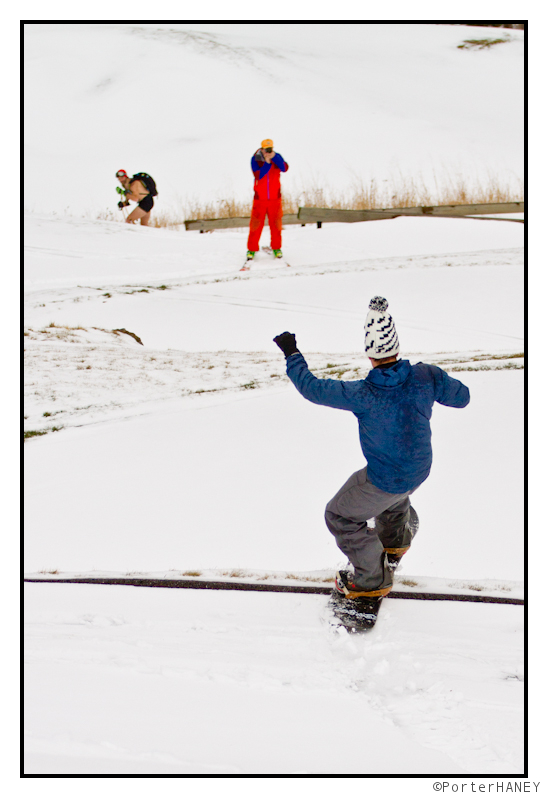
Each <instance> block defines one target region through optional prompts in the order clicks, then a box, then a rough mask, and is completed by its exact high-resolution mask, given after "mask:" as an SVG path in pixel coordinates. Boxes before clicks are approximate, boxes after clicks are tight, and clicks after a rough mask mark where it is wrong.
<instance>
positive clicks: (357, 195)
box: [97, 171, 524, 229]
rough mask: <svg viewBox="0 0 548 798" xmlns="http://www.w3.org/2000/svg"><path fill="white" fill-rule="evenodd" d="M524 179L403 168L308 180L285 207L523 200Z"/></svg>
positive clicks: (175, 214) (166, 216)
mask: <svg viewBox="0 0 548 798" xmlns="http://www.w3.org/2000/svg"><path fill="white" fill-rule="evenodd" d="M523 196H524V187H523V180H520V179H519V178H510V177H508V178H503V177H501V176H499V175H496V174H493V173H491V172H488V173H487V174H485V175H483V176H481V177H479V176H476V177H472V176H470V175H464V174H462V173H459V172H454V171H451V172H449V171H445V172H444V173H443V174H439V173H437V172H436V171H433V172H432V174H431V176H430V178H429V180H426V179H425V178H424V176H423V175H422V174H418V175H415V176H409V175H404V174H403V173H401V172H400V173H399V174H396V175H392V176H390V177H389V178H387V179H383V180H380V181H379V180H377V179H375V178H373V179H371V180H369V181H363V180H357V181H355V182H354V184H353V185H352V186H350V187H349V188H348V189H347V190H345V191H342V190H332V189H330V188H329V187H327V186H319V185H308V186H306V187H304V188H303V189H302V190H301V191H299V192H293V193H292V192H289V191H284V193H283V200H282V202H283V209H284V213H286V214H289V213H297V212H298V210H299V207H302V206H308V207H316V208H338V209H341V210H351V209H353V210H370V209H374V208H376V209H382V208H413V207H417V206H421V205H466V204H472V203H482V202H518V201H523ZM251 205H252V198H251V197H250V198H249V199H248V200H246V201H240V200H238V199H236V198H234V197H232V198H228V199H226V198H225V199H220V200H211V201H202V200H199V199H197V198H193V199H190V200H188V201H184V200H182V199H179V200H178V203H177V207H173V208H170V209H167V210H163V209H162V210H156V209H154V210H153V212H152V216H151V220H150V226H151V227H166V228H170V229H177V228H179V227H181V226H182V225H184V222H185V220H188V219H227V218H237V217H249V215H250V214H251ZM97 218H98V219H102V220H105V221H123V219H122V215H121V213H120V212H118V213H116V212H115V211H110V210H108V211H102V212H101V213H99V214H98V215H97Z"/></svg>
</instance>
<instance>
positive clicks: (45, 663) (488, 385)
mask: <svg viewBox="0 0 548 798" xmlns="http://www.w3.org/2000/svg"><path fill="white" fill-rule="evenodd" d="M153 27H154V26H153ZM153 27H151V26H149V25H148V24H146V23H144V24H141V23H139V24H138V25H131V24H130V25H125V24H124V25H102V24H95V25H92V26H90V25H84V26H78V25H76V26H72V27H71V26H69V25H64V26H57V25H52V26H44V25H41V24H38V25H30V26H27V37H28V42H29V47H28V49H27V58H28V61H27V95H26V97H27V99H26V102H27V123H28V130H27V133H26V161H27V167H28V168H27V175H32V182H31V183H30V184H28V185H27V194H26V206H27V208H28V209H29V213H28V214H27V215H26V217H25V247H26V255H25V267H26V271H25V339H24V340H25V416H26V418H25V429H26V430H27V431H34V432H44V433H46V434H44V435H42V436H39V437H35V438H32V439H30V440H28V441H27V443H26V444H25V469H26V472H25V484H26V498H25V501H26V505H25V511H26V515H25V520H26V527H25V563H24V567H25V570H26V572H28V573H35V572H42V576H44V577H46V576H47V572H50V571H55V570H58V571H60V572H66V573H75V572H76V573H101V572H104V571H110V572H116V573H118V574H124V575H125V574H128V573H132V572H140V573H156V574H158V573H163V574H165V575H166V576H167V577H170V576H173V575H174V574H179V573H183V572H190V571H194V572H198V571H199V572H201V573H205V574H207V573H218V574H222V573H226V572H227V571H228V572H229V573H235V574H236V573H240V574H241V573H243V574H244V575H245V574H248V575H249V578H261V575H262V576H264V574H265V573H268V574H272V572H279V573H280V574H281V575H282V578H283V577H287V576H288V575H290V574H293V575H294V576H299V575H300V576H301V577H303V576H304V575H306V574H310V572H311V571H315V572H317V573H321V574H325V573H332V572H333V570H334V569H335V568H336V567H338V566H340V565H342V564H344V561H343V559H342V558H341V554H340V552H339V550H338V549H337V548H336V546H335V544H334V542H333V540H332V539H331V537H330V536H329V534H328V532H327V530H326V528H325V525H324V522H323V508H324V506H325V503H326V502H327V500H328V499H329V498H330V497H331V495H332V494H333V493H334V492H335V491H336V490H337V489H338V488H339V486H340V485H341V484H342V482H343V481H344V480H345V479H346V478H347V476H348V475H349V474H350V473H351V471H352V470H355V469H357V468H361V467H362V466H363V456H362V454H361V451H360V449H359V443H358V434H357V425H356V422H355V419H354V418H353V417H352V416H351V415H350V414H346V413H343V412H339V411H334V410H330V409H328V408H321V407H316V406H313V405H311V404H310V403H307V402H305V400H303V399H302V398H301V397H300V396H299V395H298V394H297V393H296V392H295V390H294V389H293V387H292V386H291V385H290V384H289V383H288V381H287V378H286V377H285V374H284V362H283V358H282V356H281V354H280V353H279V351H278V350H277V349H276V347H275V345H274V344H273V343H272V338H273V337H274V335H276V334H277V333H279V332H281V331H282V330H284V329H290V330H293V331H294V332H296V334H297V340H298V343H299V346H300V347H301V349H302V350H303V352H304V353H305V355H306V356H307V357H308V359H309V362H310V364H311V366H312V367H313V368H314V370H315V371H316V373H317V374H318V375H320V376H328V377H332V378H339V377H340V378H343V379H356V378H361V377H363V376H365V374H366V373H367V368H368V364H367V363H366V362H365V358H364V357H363V350H362V346H363V322H364V318H365V312H366V308H367V303H368V301H369V299H370V297H371V296H373V295H375V294H381V295H383V296H386V297H387V298H388V301H389V303H390V309H391V311H392V312H393V314H394V318H395V321H396V325H397V328H398V332H399V337H400V341H401V342H402V346H403V349H402V355H403V356H404V357H409V359H410V360H411V361H412V362H417V361H419V360H424V361H428V362H435V363H438V364H439V365H441V366H442V367H443V368H445V369H447V370H448V371H450V372H451V373H452V374H453V375H454V376H456V377H458V378H459V379H462V380H463V382H465V383H466V384H467V385H469V386H470V390H471V394H472V401H471V403H470V405H469V407H468V408H466V409H465V410H463V411H454V410H450V409H448V408H443V407H436V408H435V411H434V418H433V434H434V467H433V471H432V475H431V477H430V478H429V480H428V481H427V482H426V483H425V485H423V486H422V487H421V489H420V490H419V491H417V493H416V497H415V499H414V505H415V506H416V508H417V510H418V513H419V516H420V519H421V528H420V532H419V535H418V536H417V540H416V542H415V544H414V545H413V547H412V549H411V551H410V552H409V554H407V555H406V557H405V559H404V561H403V564H402V568H401V571H400V572H399V574H398V580H399V581H400V582H403V581H404V580H408V581H409V580H411V581H413V580H416V581H417V582H418V583H419V584H424V585H427V586H430V587H431V586H432V585H437V586H438V587H439V586H442V587H443V588H444V589H448V590H454V589H457V587H458V589H463V587H464V589H466V590H470V591H471V590H478V589H479V588H482V590H483V591H484V592H488V591H491V592H495V593H498V594H499V595H513V596H516V595H522V593H521V591H522V589H523V584H522V583H523V519H522V515H523V496H522V493H521V489H520V483H521V474H522V470H523V437H522V419H523V396H522V394H523V313H522V307H523V227H522V226H521V225H517V224H507V223H504V222H487V221H472V220H470V221H464V220H441V219H398V220H393V221H392V220H391V221H383V222H379V223H364V224H354V225H334V224H333V225H324V227H323V228H322V229H321V230H317V229H316V228H315V227H312V226H309V227H306V228H300V227H290V228H287V229H286V230H285V231H284V252H285V253H286V255H287V258H288V261H289V263H291V267H290V268H288V267H287V266H285V265H280V264H278V263H274V262H273V261H272V260H269V259H268V258H267V256H266V255H261V256H259V258H258V260H257V262H256V263H255V264H254V265H253V268H252V270H251V271H250V272H249V273H245V274H241V273H240V272H239V271H238V269H239V266H240V265H241V262H242V255H243V253H244V252H245V248H246V237H247V232H246V231H245V230H231V231H226V232H215V233H213V234H211V235H200V234H198V233H185V232H184V231H182V230H179V231H173V230H171V231H170V230H166V229H144V228H139V227H129V226H123V225H122V224H116V223H113V222H105V221H98V220H97V218H96V214H97V212H98V211H100V210H104V209H105V208H107V207H109V208H113V207H115V201H116V195H115V193H114V187H113V185H112V184H113V183H114V181H113V179H112V173H113V172H114V171H115V170H116V169H117V168H120V167H125V168H127V169H128V170H130V169H133V168H135V170H137V169H140V168H145V169H147V170H149V171H150V172H151V173H152V174H154V176H155V177H157V179H158V182H159V183H161V186H162V192H161V196H160V198H159V202H158V208H159V209H161V207H162V204H161V203H165V205H164V207H166V208H169V207H170V206H175V205H177V204H178V203H179V202H180V201H181V202H182V200H181V198H182V197H183V196H185V197H186V196H188V195H190V194H193V195H195V196H201V197H202V198H206V199H207V198H210V196H211V195H212V194H213V195H215V197H216V198H220V197H222V195H223V192H228V193H231V194H232V193H235V194H241V195H243V197H244V198H246V197H247V194H248V192H249V174H248V159H249V156H250V154H251V152H252V151H253V149H254V148H255V147H256V146H257V141H260V139H261V138H263V137H264V135H272V136H273V137H274V139H275V140H276V141H277V142H278V141H279V142H280V144H279V149H280V151H281V152H282V153H283V154H284V156H285V157H286V158H287V160H288V161H289V162H290V165H291V171H290V173H288V175H287V176H286V177H287V178H288V179H287V182H286V183H285V185H286V186H287V188H297V187H298V186H299V184H300V182H307V181H309V180H310V179H311V177H314V176H316V175H319V177H320V181H321V182H322V184H323V183H324V182H326V181H327V182H329V184H331V185H333V186H337V185H340V186H342V187H345V186H348V184H349V183H350V182H352V178H353V177H354V176H356V175H357V176H358V177H359V178H363V179H368V177H369V176H371V167H372V164H373V163H374V165H375V169H378V171H379V174H380V175H381V176H382V177H383V178H384V177H385V176H386V175H387V174H389V173H390V171H392V170H394V171H397V169H398V168H400V167H401V168H403V169H404V171H405V172H407V171H408V170H409V171H416V170H417V169H420V170H423V172H424V174H425V176H426V173H427V172H429V173H430V171H431V169H432V168H436V169H439V168H446V167H447V168H448V169H452V168H453V167H455V168H461V167H462V168H463V170H464V171H467V170H469V169H471V170H477V171H478V172H482V171H483V170H484V169H491V168H495V165H497V168H498V165H500V164H501V163H503V164H504V170H505V171H508V172H509V173H516V174H520V170H521V147H522V144H521V130H520V126H518V125H516V124H515V123H514V122H515V119H518V118H519V115H520V107H521V89H520V86H521V83H520V77H519V76H520V69H521V68H522V65H521V60H520V59H521V52H522V35H521V34H520V33H512V34H511V38H512V41H511V42H510V43H509V44H505V45H501V46H500V49H497V48H494V49H493V50H492V51H486V52H477V53H471V52H462V51H459V50H457V48H456V45H457V44H458V43H459V41H461V40H462V38H464V34H463V32H462V30H460V29H459V28H458V27H457V26H447V27H444V26H434V25H432V26H429V25H415V26H413V36H409V30H408V29H409V26H406V25H365V26H352V25H344V26H334V27H333V26H323V25H319V26H318V25H317V26H314V28H313V29H312V30H313V31H314V36H310V35H308V36H306V37H303V36H302V35H301V34H302V31H299V26H284V25H278V26H255V25H254V26H250V25H233V26H228V27H227V26H220V27H219V26H216V25H206V26H205V33H204V35H197V33H196V30H197V28H198V27H199V26H197V25H190V26H187V28H188V30H189V31H191V32H192V33H191V35H190V34H188V33H186V34H185V33H184V32H183V30H182V28H183V25H182V23H181V24H180V23H177V24H175V25H171V26H169V27H170V28H172V29H173V31H172V32H169V31H168V30H166V26H164V25H163V24H161V25H160V27H162V28H163V30H162V31H161V32H158V31H154V30H153ZM267 28H268V30H267ZM307 31H308V32H310V29H308V28H307ZM326 41H328V42H329V47H328V48H326ZM98 45H100V53H101V57H100V58H99V57H98V55H97V53H98V52H99V48H98ZM71 65H72V67H71ZM403 67H405V69H404V72H405V75H406V79H405V80H402V78H401V75H402V68H403ZM373 73H374V74H375V76H376V78H377V79H373V78H371V79H370V77H369V76H370V75H373ZM195 75H199V76H200V81H194V82H193V81H192V80H191V78H190V76H195ZM379 75H382V80H379ZM198 84H199V85H198ZM342 86H344V89H342V88H341V87H342ZM512 86H513V87H514V89H512V88H511V87H512ZM425 89H426V90H425ZM144 90H146V91H147V97H148V99H149V101H150V103H151V110H150V113H151V114H152V115H153V116H154V120H155V121H154V122H153V123H152V124H149V123H148V121H147V124H145V125H144V126H143V129H142V131H132V134H131V135H126V136H125V137H124V136H123V137H120V138H119V139H117V138H116V137H114V138H113V135H112V131H113V129H115V128H116V127H117V126H118V125H119V115H120V108H121V107H122V106H123V104H126V105H127V106H128V107H130V108H134V107H136V106H137V105H138V98H139V97H140V96H142V92H143V91H144ZM262 91H268V96H269V98H270V100H271V103H272V104H271V106H270V107H269V108H266V109H265V107H264V105H263V104H261V103H258V104H257V107H258V109H259V110H258V113H257V115H256V118H254V119H253V122H252V123H251V124H250V125H246V128H245V135H242V124H241V119H242V116H243V114H244V113H245V112H246V109H247V107H248V104H249V98H250V97H256V96H260V93H261V92H262ZM173 97H176V98H177V100H178V102H173V101H172V100H173ZM204 98H207V100H204ZM357 98H358V99H357ZM486 98H488V100H486ZM46 99H47V101H48V105H47V106H46V105H45V102H46ZM273 107H276V108H278V109H282V110H283V113H280V112H279V111H277V112H276V114H275V115H274V117H275V126H274V127H273V121H272V120H273V118H274V117H273V115H272V110H271V109H272V108H273ZM67 108H69V109H70V113H67ZM342 117H344V119H343V121H344V122H346V124H341V119H342ZM61 118H62V119H63V126H62V127H61V126H60V125H59V124H58V123H57V122H56V120H59V119H61ZM33 121H34V122H35V123H36V122H39V123H40V125H39V128H38V126H37V124H33ZM265 127H266V128H268V129H267V131H265V129H264V128H265ZM38 129H39V130H40V135H39V136H38V133H37V131H38ZM500 130H504V131H505V133H504V135H503V136H501V135H500ZM310 131H312V132H313V136H311V135H310ZM363 131H366V134H367V136H366V141H364V134H363ZM113 141H114V142H116V141H118V144H117V145H116V147H118V149H116V147H115V146H113ZM285 142H287V146H286V145H285ZM282 143H283V144H284V146H282ZM363 151H365V152H366V153H367V156H368V157H365V159H364V163H365V165H364V166H363V167H362V158H361V155H360V156H359V157H357V156H356V153H361V152H363ZM145 156H146V163H143V158H145ZM357 164H359V166H357ZM319 165H321V170H320V169H319V168H318V167H319ZM362 168H363V172H362ZM52 174H55V175H56V179H55V181H52V180H51V175H52ZM81 174H82V175H93V177H94V179H93V180H91V181H87V182H86V184H85V187H84V188H83V186H82V180H81V179H80V178H79V177H75V176H79V175H81ZM103 175H104V177H103ZM96 176H97V177H96ZM44 181H46V184H47V185H48V191H47V192H46V191H43V192H40V193H38V192H36V191H35V186H36V185H37V184H44ZM79 215H80V216H81V218H77V217H78V216H79ZM82 215H83V216H82ZM84 217H85V218H84ZM266 239H267V236H266V234H265V236H264V237H263V241H262V243H263V244H265V243H268V241H267V240H266ZM114 331H117V332H114ZM128 333H130V334H128ZM135 336H137V337H138V338H139V339H140V340H141V342H142V344H140V343H139V342H138V341H137V340H136V338H135ZM55 429H58V431H54V430H55ZM25 596H26V680H27V681H26V708H25V735H26V736H25V751H26V762H27V764H26V767H27V771H26V772H27V773H28V774H29V775H35V774H74V775H82V774H92V775H93V774H101V775H102V774H105V775H107V774H113V775H118V774H126V775H129V776H132V775H137V776H139V775H147V774H158V775H164V774H165V775H173V776H176V775H187V774H189V775H190V774H197V775H222V774H226V775H239V774H244V775H245V774H256V775H264V774H269V773H272V774H274V775H286V774H289V775H292V774H294V775H300V774H304V775H314V774H320V775H322V774H333V775H334V774H336V775H348V774H357V775H376V774H381V775H385V774H391V775H399V774H402V775H403V774H411V775H425V774H440V775H442V774H454V775H461V776H462V775H464V776H465V775H467V774H468V775H470V774H493V773H498V774H519V773H522V772H523V768H524V758H523V674H524V671H523V608H522V607H519V606H490V605H472V604H469V605H461V604H459V605H456V604H454V603H452V602H437V603H426V602H417V601H413V602H405V601H386V602H384V605H383V610H382V618H381V621H379V624H378V625H377V627H376V628H375V630H374V631H373V632H372V633H371V634H370V635H368V636H367V637H364V638H359V639H353V638H350V637H348V636H346V635H340V634H339V633H338V632H336V631H334V630H332V629H331V628H330V627H329V624H328V622H327V618H326V614H325V605H326V599H325V597H323V596H310V595H304V596H299V595H277V594H259V593H246V594H241V593H232V592H230V593H228V592H225V593H217V592H209V591H194V590H150V589H144V588H133V587H107V586H97V585H93V586H89V585H54V584H49V585H41V584H38V585H37V584H28V585H26V586H25ZM265 718H267V719H268V723H265ZM348 718H350V719H352V720H353V722H354V721H355V720H356V718H357V719H358V722H359V725H360V731H361V728H362V725H363V728H365V729H368V730H369V729H374V730H375V733H374V735H373V736H371V735H369V736H368V738H367V743H368V744H367V746H364V744H363V735H362V734H358V735H351V734H350V735H349V734H343V733H341V731H340V728H341V725H344V723H345V722H346V720H347V719H348ZM303 729H306V735H305V734H304V733H303ZM394 751H397V756H394V755H393V752H394ZM429 789H431V788H429Z"/></svg>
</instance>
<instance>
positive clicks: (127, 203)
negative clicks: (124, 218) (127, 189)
mask: <svg viewBox="0 0 548 798" xmlns="http://www.w3.org/2000/svg"><path fill="white" fill-rule="evenodd" d="M126 205H129V200H126V201H125V202H122V201H121V200H120V202H119V203H118V207H119V208H120V209H122V208H125V207H126Z"/></svg>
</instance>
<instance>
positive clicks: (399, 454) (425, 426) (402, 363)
mask: <svg viewBox="0 0 548 798" xmlns="http://www.w3.org/2000/svg"><path fill="white" fill-rule="evenodd" d="M287 376H288V377H289V379H290V380H291V382H292V383H293V384H294V386H295V387H296V388H297V390H298V391H299V393H301V394H302V395H303V396H304V397H305V399H308V400H309V401H310V402H314V403H315V404H317V405H327V407H336V408H339V409H340V410H350V411H351V412H352V413H354V415H355V416H356V418H357V419H358V423H359V430H360V443H361V447H362V451H363V453H364V456H365V459H366V460H367V476H368V477H369V479H370V480H371V482H372V483H373V485H376V487H377V488H380V489H381V490H384V491H386V492H387V493H406V492H407V491H411V490H414V489H415V488H417V487H418V486H419V485H420V484H421V482H424V480H425V479H426V477H427V476H428V474H429V473H430V468H431V465H432V445H431V437H432V435H431V431H430V419H431V417H432V407H433V405H434V402H439V403H440V404H441V405H447V406H448V407H466V405H467V404H468V402H469V401H470V392H469V390H468V388H467V387H466V385H463V384H462V382H459V380H455V379H453V377H450V376H449V375H448V374H446V373H445V371H443V370H442V369H440V368H438V366H430V365H428V364H427V363H417V364H416V365H414V366H412V365H411V364H410V362H409V361H408V360H398V361H397V362H396V363H394V364H393V365H392V366H390V367H389V368H386V367H385V368H375V369H371V371H370V372H369V374H368V375H367V377H366V379H365V380H354V381H352V382H344V381H342V380H320V379H318V378H317V377H315V376H314V375H313V374H312V373H311V372H310V371H309V369H308V365H307V363H306V360H305V359H304V357H303V356H302V354H301V353H300V352H298V353H296V354H293V355H290V357H288V359H287Z"/></svg>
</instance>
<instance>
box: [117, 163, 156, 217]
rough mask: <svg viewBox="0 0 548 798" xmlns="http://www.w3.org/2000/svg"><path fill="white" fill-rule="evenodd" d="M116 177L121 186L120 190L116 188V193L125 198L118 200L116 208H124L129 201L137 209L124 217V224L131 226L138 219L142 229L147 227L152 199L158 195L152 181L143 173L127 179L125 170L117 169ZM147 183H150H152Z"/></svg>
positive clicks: (152, 204) (152, 203)
mask: <svg viewBox="0 0 548 798" xmlns="http://www.w3.org/2000/svg"><path fill="white" fill-rule="evenodd" d="M116 177H117V178H118V180H119V181H120V183H121V184H122V189H119V188H118V189H117V191H118V192H119V193H120V194H123V196H124V198H125V199H121V200H120V202H119V203H118V207H119V208H124V207H126V205H129V200H132V201H133V202H136V203H137V207H136V208H134V209H133V210H132V211H131V213H130V214H129V215H128V216H127V217H126V222H127V223H128V224H132V223H133V222H136V221H137V220H138V219H140V220H141V224H142V225H143V227H148V223H149V221H150V214H151V211H152V208H153V206H154V199H153V197H154V196H155V195H156V194H157V193H158V192H157V191H156V185H155V183H154V180H152V178H151V177H150V175H147V174H146V173H145V172H138V173H137V174H136V175H133V177H129V175H128V174H127V172H126V170H125V169H119V170H118V171H117V172H116ZM149 181H152V183H150V182H149ZM147 184H148V185H147Z"/></svg>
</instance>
